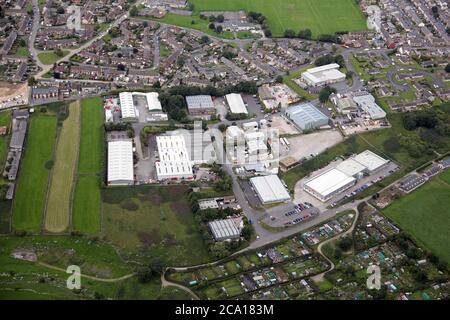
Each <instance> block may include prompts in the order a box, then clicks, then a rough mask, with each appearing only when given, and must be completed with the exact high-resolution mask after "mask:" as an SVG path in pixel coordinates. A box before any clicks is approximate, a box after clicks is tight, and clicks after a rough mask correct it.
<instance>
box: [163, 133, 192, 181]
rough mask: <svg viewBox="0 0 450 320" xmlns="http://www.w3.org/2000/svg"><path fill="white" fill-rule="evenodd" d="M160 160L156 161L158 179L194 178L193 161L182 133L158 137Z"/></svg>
mask: <svg viewBox="0 0 450 320" xmlns="http://www.w3.org/2000/svg"><path fill="white" fill-rule="evenodd" d="M156 144H157V146H158V154H159V161H157V162H156V163H155V166H156V175H157V179H158V180H166V179H176V180H179V179H192V178H193V175H194V174H193V171H192V162H191V160H190V158H189V152H188V150H187V148H186V141H185V138H184V137H183V136H182V135H167V136H158V137H156Z"/></svg>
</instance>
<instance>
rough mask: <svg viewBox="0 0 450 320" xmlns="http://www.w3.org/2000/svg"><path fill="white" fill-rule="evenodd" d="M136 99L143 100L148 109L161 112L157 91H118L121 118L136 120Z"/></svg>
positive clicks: (137, 115)
mask: <svg viewBox="0 0 450 320" xmlns="http://www.w3.org/2000/svg"><path fill="white" fill-rule="evenodd" d="M138 99H143V100H144V103H145V105H146V107H147V109H148V111H150V112H162V106H161V102H160V101H159V99H158V93H157V92H121V93H119V101H120V110H121V112H122V119H123V120H125V121H135V120H137V118H138V117H139V111H138V110H137V109H136V101H137V100H138Z"/></svg>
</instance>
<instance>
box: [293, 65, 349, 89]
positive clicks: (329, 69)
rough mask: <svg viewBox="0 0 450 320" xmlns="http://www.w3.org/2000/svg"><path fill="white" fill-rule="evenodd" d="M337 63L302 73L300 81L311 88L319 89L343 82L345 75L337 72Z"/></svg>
mask: <svg viewBox="0 0 450 320" xmlns="http://www.w3.org/2000/svg"><path fill="white" fill-rule="evenodd" d="M339 68H340V66H339V65H338V64H337V63H330V64H327V65H324V66H320V67H316V68H311V69H308V70H306V72H303V73H302V75H301V78H302V80H303V81H304V82H305V83H306V84H308V85H309V86H311V87H319V86H324V85H327V84H332V83H336V82H340V81H345V74H344V73H342V72H340V71H339Z"/></svg>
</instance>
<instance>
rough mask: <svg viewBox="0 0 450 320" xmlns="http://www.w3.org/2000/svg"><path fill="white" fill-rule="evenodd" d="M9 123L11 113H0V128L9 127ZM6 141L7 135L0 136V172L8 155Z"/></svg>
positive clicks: (7, 139)
mask: <svg viewBox="0 0 450 320" xmlns="http://www.w3.org/2000/svg"><path fill="white" fill-rule="evenodd" d="M10 123H11V112H9V111H4V112H1V113H0V127H3V126H6V127H9V124H10ZM8 141H9V135H6V136H0V170H1V171H3V170H2V169H3V166H4V165H5V161H6V155H7V153H8Z"/></svg>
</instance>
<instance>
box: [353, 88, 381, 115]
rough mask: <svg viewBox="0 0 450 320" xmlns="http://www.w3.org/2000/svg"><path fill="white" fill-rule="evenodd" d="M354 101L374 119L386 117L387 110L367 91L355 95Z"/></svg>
mask: <svg viewBox="0 0 450 320" xmlns="http://www.w3.org/2000/svg"><path fill="white" fill-rule="evenodd" d="M353 101H355V102H356V104H357V105H358V107H360V108H361V109H362V110H363V111H364V112H366V113H367V114H368V115H369V116H370V118H371V119H373V120H377V119H383V118H385V117H386V112H385V111H384V110H383V109H382V108H381V107H380V106H379V105H378V104H377V103H376V102H375V98H374V97H373V96H372V95H371V94H369V93H367V92H361V94H358V95H355V96H354V97H353Z"/></svg>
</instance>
